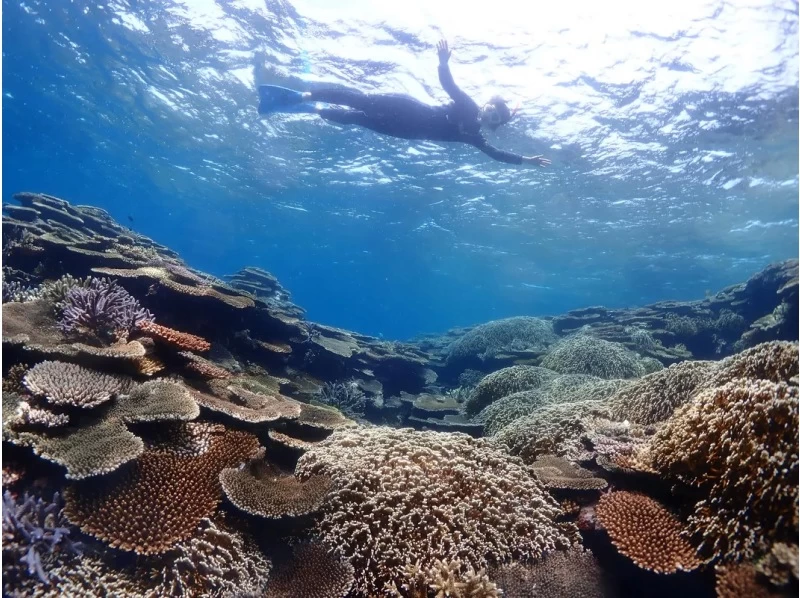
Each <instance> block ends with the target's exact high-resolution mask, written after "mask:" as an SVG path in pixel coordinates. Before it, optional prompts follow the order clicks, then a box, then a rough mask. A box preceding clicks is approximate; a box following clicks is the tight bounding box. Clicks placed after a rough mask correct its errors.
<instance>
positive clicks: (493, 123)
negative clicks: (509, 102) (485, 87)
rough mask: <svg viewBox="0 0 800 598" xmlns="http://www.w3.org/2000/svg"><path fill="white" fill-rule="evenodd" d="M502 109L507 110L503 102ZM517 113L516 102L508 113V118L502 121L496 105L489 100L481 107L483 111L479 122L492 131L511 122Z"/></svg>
mask: <svg viewBox="0 0 800 598" xmlns="http://www.w3.org/2000/svg"><path fill="white" fill-rule="evenodd" d="M503 108H504V109H507V107H506V105H505V102H503ZM518 111H519V102H517V103H516V105H515V106H514V109H513V110H511V111H510V115H509V116H508V118H507V119H505V120H503V115H502V114H501V110H500V108H498V106H497V103H496V102H495V101H494V100H490V101H489V102H487V103H486V104H484V105H483V110H482V111H481V120H482V121H483V122H484V123H485V124H487V125H489V126H490V127H492V128H493V129H496V128H497V127H499V126H500V125H502V124H504V123H507V122H511V120H512V119H513V118H514V116H516V114H517V112H518Z"/></svg>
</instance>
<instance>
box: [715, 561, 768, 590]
mask: <svg viewBox="0 0 800 598" xmlns="http://www.w3.org/2000/svg"><path fill="white" fill-rule="evenodd" d="M716 573H717V598H745V597H746V598H771V597H772V596H773V594H772V593H771V592H770V591H769V589H768V588H767V586H766V585H764V584H762V583H761V582H760V581H759V580H758V572H757V571H756V569H755V568H754V567H753V565H752V564H750V563H730V564H725V565H717V567H716Z"/></svg>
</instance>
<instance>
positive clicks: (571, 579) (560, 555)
mask: <svg viewBox="0 0 800 598" xmlns="http://www.w3.org/2000/svg"><path fill="white" fill-rule="evenodd" d="M489 576H490V578H491V579H493V580H494V581H495V583H497V585H498V587H499V588H500V589H502V591H503V598H567V597H574V598H612V597H613V596H614V595H615V594H614V592H613V591H612V589H611V587H610V584H609V583H608V582H607V581H606V580H605V579H604V576H603V571H602V570H601V569H600V566H599V564H598V563H597V560H595V558H594V557H593V556H592V553H591V552H589V551H588V550H583V549H581V548H574V549H572V550H566V551H559V552H552V553H550V554H548V555H546V556H545V557H544V559H542V560H540V561H537V562H534V563H529V564H528V563H526V564H523V563H509V564H507V565H502V566H500V567H498V568H496V569H490V570H489Z"/></svg>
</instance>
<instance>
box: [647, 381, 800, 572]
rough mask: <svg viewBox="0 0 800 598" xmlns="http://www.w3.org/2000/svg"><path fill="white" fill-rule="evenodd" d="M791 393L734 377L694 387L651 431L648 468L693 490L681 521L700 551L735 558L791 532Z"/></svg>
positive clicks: (794, 424)
mask: <svg viewBox="0 0 800 598" xmlns="http://www.w3.org/2000/svg"><path fill="white" fill-rule="evenodd" d="M798 425H800V420H799V418H798V390H797V387H794V386H788V385H787V384H786V383H784V382H780V383H775V382H770V381H765V380H750V381H748V380H734V381H733V382H730V383H728V384H725V385H724V386H722V387H720V388H714V389H709V390H706V391H703V392H701V393H700V394H699V395H698V396H697V397H695V399H694V400H693V401H692V402H691V403H689V404H688V405H686V406H684V407H683V408H682V409H680V410H678V411H677V412H676V413H675V415H674V416H673V417H672V418H671V419H669V420H668V421H667V422H666V423H665V424H664V426H663V427H662V428H661V429H660V430H659V431H658V433H657V434H656V435H655V436H654V438H653V440H652V442H651V446H650V447H649V456H650V458H651V460H652V466H653V467H654V468H655V469H656V470H657V471H659V472H660V473H661V474H662V475H665V476H668V477H669V478H673V479H678V480H681V481H683V482H684V483H686V484H689V485H690V486H693V487H696V488H699V489H700V490H702V491H703V492H704V494H705V496H706V499H705V500H703V501H700V502H698V503H697V505H696V507H695V512H694V515H693V516H692V517H690V518H689V528H690V531H691V532H692V533H693V534H694V535H695V536H696V537H697V538H698V539H699V540H701V544H700V548H701V550H702V551H703V553H704V554H707V555H708V556H712V557H724V558H730V559H732V560H742V559H748V558H750V557H752V556H753V555H754V554H755V553H756V552H757V551H758V552H761V551H763V550H764V549H765V547H766V546H768V545H769V544H771V543H772V542H776V541H784V540H787V541H788V540H792V539H793V538H796V536H797V527H798V517H797V501H798V485H797V478H798V472H800V466H799V465H798V452H797V429H798Z"/></svg>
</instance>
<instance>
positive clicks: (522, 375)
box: [464, 365, 558, 416]
mask: <svg viewBox="0 0 800 598" xmlns="http://www.w3.org/2000/svg"><path fill="white" fill-rule="evenodd" d="M557 375H558V374H556V373H555V372H553V371H552V370H547V369H545V368H540V367H535V366H527V365H515V366H511V367H508V368H503V369H502V370H499V371H497V372H494V373H492V374H489V375H488V376H486V377H485V378H484V379H483V380H481V381H480V382H478V385H477V386H476V387H475V388H474V389H473V391H472V394H471V395H470V396H469V398H468V399H467V402H466V404H465V406H464V408H465V411H466V413H467V415H471V416H474V415H476V414H477V413H478V412H479V411H480V410H481V409H484V408H485V407H486V406H487V405H490V404H491V403H493V402H495V401H497V400H499V399H502V398H503V397H506V396H508V395H510V394H513V393H515V392H520V391H523V390H532V389H535V388H539V387H541V386H542V385H544V384H545V383H547V382H549V381H550V380H552V379H553V378H555V377H556V376H557Z"/></svg>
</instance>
